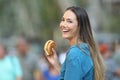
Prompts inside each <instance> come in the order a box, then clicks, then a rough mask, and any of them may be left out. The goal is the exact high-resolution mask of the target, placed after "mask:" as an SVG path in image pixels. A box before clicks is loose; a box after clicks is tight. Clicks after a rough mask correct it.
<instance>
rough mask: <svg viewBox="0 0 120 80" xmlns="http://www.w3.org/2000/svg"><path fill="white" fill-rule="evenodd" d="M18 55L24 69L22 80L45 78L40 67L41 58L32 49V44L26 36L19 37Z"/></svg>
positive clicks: (40, 79)
mask: <svg viewBox="0 0 120 80" xmlns="http://www.w3.org/2000/svg"><path fill="white" fill-rule="evenodd" d="M16 48H17V56H18V58H19V60H20V64H21V66H22V70H23V78H22V80H43V78H42V74H41V72H40V68H39V65H38V61H39V58H38V56H37V55H36V54H35V53H34V52H33V51H30V44H29V42H28V41H27V39H26V38H23V37H21V38H19V39H18V41H17V45H16Z"/></svg>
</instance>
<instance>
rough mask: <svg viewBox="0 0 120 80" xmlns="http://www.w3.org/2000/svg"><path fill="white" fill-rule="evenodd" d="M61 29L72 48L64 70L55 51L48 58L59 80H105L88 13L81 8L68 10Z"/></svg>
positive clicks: (68, 52)
mask: <svg viewBox="0 0 120 80" xmlns="http://www.w3.org/2000/svg"><path fill="white" fill-rule="evenodd" d="M60 29H61V32H62V37H63V38H65V39H67V40H68V41H69V44H70V46H71V47H70V48H69V49H68V51H67V56H66V59H65V62H64V63H63V64H62V68H61V65H60V63H59V60H58V57H57V55H56V51H55V50H54V49H53V52H54V54H53V55H51V56H46V57H47V59H48V61H49V62H50V63H51V65H52V66H53V67H54V68H55V69H56V70H57V71H58V72H59V73H60V79H59V80H104V65H103V62H102V57H101V55H100V54H99V51H98V49H97V47H96V45H95V41H94V39H93V34H92V29H91V26H90V22H89V18H88V15H87V12H86V11H85V10H84V9H83V8H81V7H75V6H73V7H69V8H67V9H66V11H65V13H64V15H63V17H62V20H61V23H60ZM60 69H61V71H60Z"/></svg>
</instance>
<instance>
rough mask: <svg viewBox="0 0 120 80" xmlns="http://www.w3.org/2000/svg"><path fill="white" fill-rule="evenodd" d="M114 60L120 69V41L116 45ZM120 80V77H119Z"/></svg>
mask: <svg viewBox="0 0 120 80" xmlns="http://www.w3.org/2000/svg"><path fill="white" fill-rule="evenodd" d="M113 59H114V61H115V62H116V63H117V65H118V67H119V68H120V39H119V40H118V41H117V42H116V43H115V52H114V54H113ZM119 80H120V77H119Z"/></svg>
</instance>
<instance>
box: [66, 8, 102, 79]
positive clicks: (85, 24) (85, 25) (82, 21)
mask: <svg viewBox="0 0 120 80" xmlns="http://www.w3.org/2000/svg"><path fill="white" fill-rule="evenodd" d="M66 10H71V11H72V12H73V13H74V14H75V15H76V17H77V21H78V26H79V27H80V31H79V39H80V40H82V41H83V42H85V43H87V44H88V45H89V48H90V52H91V57H92V60H93V63H94V79H95V80H104V64H103V60H102V57H101V55H100V53H99V50H98V48H97V46H96V44H95V41H94V38H93V34H92V30H91V25H90V21H89V18H88V15H87V12H86V11H85V10H84V9H83V8H81V7H76V6H72V7H69V8H67V9H66Z"/></svg>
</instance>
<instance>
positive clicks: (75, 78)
mask: <svg viewBox="0 0 120 80" xmlns="http://www.w3.org/2000/svg"><path fill="white" fill-rule="evenodd" d="M79 47H80V48H79ZM79 47H78V46H77V45H74V46H72V47H70V48H69V50H68V52H67V56H66V60H65V62H64V63H63V65H62V69H61V74H60V80H94V66H93V61H92V58H91V56H90V50H89V47H88V45H87V44H86V43H81V44H79Z"/></svg>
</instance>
